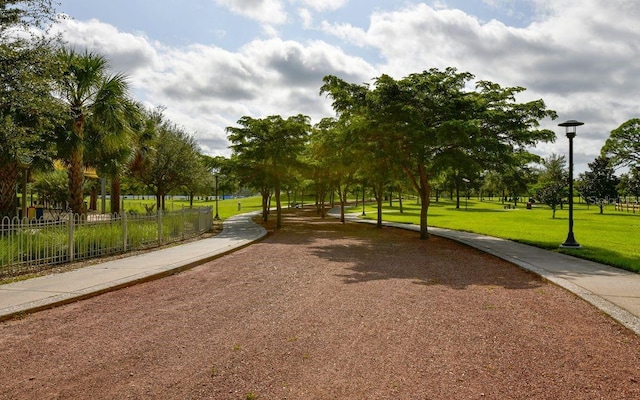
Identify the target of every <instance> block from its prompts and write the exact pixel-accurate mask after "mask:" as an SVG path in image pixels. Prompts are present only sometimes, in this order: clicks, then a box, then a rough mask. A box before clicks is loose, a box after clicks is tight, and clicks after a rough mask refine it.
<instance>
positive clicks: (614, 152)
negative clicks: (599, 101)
mask: <svg viewBox="0 0 640 400" xmlns="http://www.w3.org/2000/svg"><path fill="white" fill-rule="evenodd" d="M602 156H603V157H609V158H611V162H612V164H613V165H614V166H640V119H638V118H633V119H630V120H628V121H626V122H625V123H623V124H622V125H620V126H619V127H618V128H616V129H614V130H613V131H611V134H610V135H609V138H608V139H607V141H606V142H605V144H604V147H603V148H602Z"/></svg>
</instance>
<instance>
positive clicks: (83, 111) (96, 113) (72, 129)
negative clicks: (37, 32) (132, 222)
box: [57, 48, 131, 214]
mask: <svg viewBox="0 0 640 400" xmlns="http://www.w3.org/2000/svg"><path fill="white" fill-rule="evenodd" d="M58 57H59V60H60V62H61V63H62V65H63V68H64V74H63V77H62V78H61V79H60V80H59V82H58V86H57V96H58V97H59V98H60V100H61V101H62V102H63V103H64V105H65V107H66V109H67V113H68V120H67V123H66V124H65V126H64V127H63V129H61V130H60V131H59V134H58V139H57V143H58V147H59V152H60V155H61V156H62V157H63V158H64V160H65V161H66V164H67V167H68V173H69V191H70V195H69V206H70V208H71V210H72V212H74V213H77V214H84V213H85V211H86V210H85V205H84V196H83V185H84V171H85V150H86V147H87V146H89V145H90V143H95V142H96V141H95V140H91V139H90V138H89V137H88V134H89V133H91V134H107V133H119V132H123V131H125V129H126V126H127V124H128V123H129V122H130V120H128V118H127V116H128V111H129V109H128V107H129V105H130V104H131V100H130V97H129V93H128V90H129V85H128V83H127V79H126V76H125V75H124V74H110V73H109V69H108V62H107V59H106V58H105V57H103V56H102V55H99V54H96V53H92V52H88V51H85V52H82V53H79V52H77V51H75V50H73V49H69V48H62V49H60V51H59V54H58ZM89 123H93V124H94V125H99V126H100V127H101V128H100V129H93V130H90V131H88V130H87V129H86V127H87V124H89ZM97 142H100V141H97Z"/></svg>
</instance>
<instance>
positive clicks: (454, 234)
mask: <svg viewBox="0 0 640 400" xmlns="http://www.w3.org/2000/svg"><path fill="white" fill-rule="evenodd" d="M329 215H330V216H331V217H334V218H340V212H339V209H338V210H337V212H336V211H335V210H332V211H330V213H329ZM345 219H347V220H349V221H352V222H357V223H367V224H376V222H377V221H374V220H365V219H361V218H358V214H346V215H345ZM382 224H383V226H387V227H393V228H398V229H405V230H412V231H416V232H419V231H420V227H419V226H417V225H413V224H402V223H395V222H387V221H383V222H382ZM429 233H430V234H432V235H436V236H440V237H444V238H447V239H451V240H455V241H457V242H459V243H462V244H465V245H467V246H470V247H473V248H475V249H478V250H480V251H482V252H484V253H488V254H491V255H493V256H496V257H498V258H501V259H503V260H505V261H508V262H510V263H512V264H515V265H517V266H518V267H520V268H522V269H524V270H527V271H530V272H532V273H534V274H536V275H538V276H540V277H541V278H542V279H544V280H546V281H548V282H551V283H553V284H555V285H557V286H560V287H562V288H564V289H565V290H568V291H569V292H571V293H573V294H574V295H576V296H578V297H579V298H581V299H583V300H585V301H586V302H588V303H589V304H591V305H593V306H594V307H596V308H597V309H599V310H600V311H602V312H603V313H605V314H606V315H608V316H609V317H611V318H612V319H614V320H615V321H617V322H618V323H620V324H621V325H622V326H624V327H626V328H628V329H630V330H631V331H633V332H634V333H635V334H636V335H639V336H640V317H638V316H636V315H634V314H633V313H631V312H629V311H627V310H626V309H624V308H622V307H620V306H618V305H616V304H614V303H612V302H610V301H608V300H606V299H604V298H603V297H602V296H600V295H598V294H596V293H594V292H593V291H591V290H589V289H587V288H585V287H582V286H580V285H577V284H575V283H573V282H571V281H569V280H567V279H564V278H562V277H560V276H558V274H556V273H554V272H553V271H550V270H548V269H545V268H543V267H541V266H540V265H536V264H533V263H531V262H528V261H526V260H524V259H522V258H520V257H516V256H513V255H510V254H506V253H505V252H504V251H499V250H496V248H495V247H492V246H489V245H487V243H496V242H505V243H508V245H509V246H510V247H513V246H517V247H520V248H522V249H527V250H525V251H529V252H547V253H549V254H550V255H553V257H554V258H555V257H557V258H559V259H562V260H563V262H565V263H569V264H571V263H582V264H589V265H592V266H597V268H605V269H614V270H617V269H615V268H613V267H609V266H604V265H601V264H597V263H595V262H592V261H588V260H583V259H579V258H576V257H571V256H568V255H566V254H560V253H553V252H550V251H548V250H544V249H540V248H537V247H533V246H529V245H525V244H522V243H516V242H512V241H509V240H506V239H500V238H495V237H490V236H484V235H479V234H475V233H469V232H461V231H454V230H449V229H444V228H435V227H429ZM617 271H618V270H617ZM619 271H620V272H627V271H621V270H619ZM629 274H631V275H637V274H633V273H631V272H630V273H629Z"/></svg>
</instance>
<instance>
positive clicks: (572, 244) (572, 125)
mask: <svg viewBox="0 0 640 400" xmlns="http://www.w3.org/2000/svg"><path fill="white" fill-rule="evenodd" d="M580 125H584V122H580V121H576V120H575V119H570V120H568V121H566V122H563V123H561V124H558V126H564V127H565V128H566V134H567V138H568V139H569V234H568V235H567V240H565V241H564V243H562V244H561V245H560V247H562V248H565V249H579V248H581V247H582V246H580V244H579V243H578V242H577V241H576V239H575V237H574V236H573V138H574V137H576V127H577V126H580Z"/></svg>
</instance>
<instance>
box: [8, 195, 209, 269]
mask: <svg viewBox="0 0 640 400" xmlns="http://www.w3.org/2000/svg"><path fill="white" fill-rule="evenodd" d="M212 225H213V212H212V208H211V207H203V208H197V209H191V208H185V209H182V210H181V211H175V212H164V213H163V212H158V213H156V214H155V215H137V214H131V213H123V214H121V215H115V214H114V215H109V214H96V215H88V216H79V215H72V214H64V213H62V214H58V215H56V216H55V218H50V217H49V218H45V217H41V218H39V219H27V218H23V219H18V218H13V219H9V218H4V219H2V221H1V225H0V278H4V277H10V276H18V275H23V274H28V273H34V272H39V271H42V270H45V269H48V268H51V267H53V266H55V265H59V264H63V263H70V262H74V261H78V260H83V259H88V258H94V257H101V256H106V255H113V254H121V253H125V252H127V251H134V250H140V249H145V248H150V247H155V246H159V245H162V244H166V243H170V242H176V241H180V240H184V239H188V238H190V237H194V236H198V235H200V234H202V233H204V232H207V231H209V230H210V229H211V227H212Z"/></svg>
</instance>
